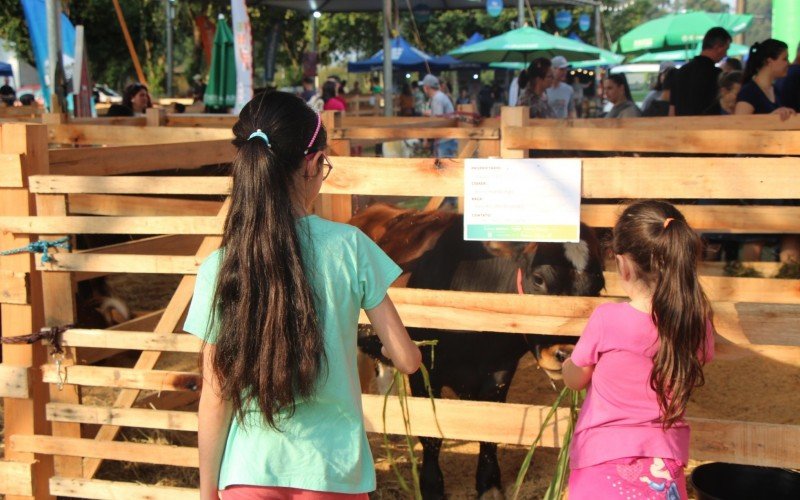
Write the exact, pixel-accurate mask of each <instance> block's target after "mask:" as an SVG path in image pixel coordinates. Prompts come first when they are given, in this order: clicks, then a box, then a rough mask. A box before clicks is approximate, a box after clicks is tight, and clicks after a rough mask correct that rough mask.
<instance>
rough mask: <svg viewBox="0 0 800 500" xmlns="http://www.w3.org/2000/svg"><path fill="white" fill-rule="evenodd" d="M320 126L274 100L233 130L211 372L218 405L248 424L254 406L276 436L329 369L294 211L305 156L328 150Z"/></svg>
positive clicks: (261, 99) (267, 98) (253, 107)
mask: <svg viewBox="0 0 800 500" xmlns="http://www.w3.org/2000/svg"><path fill="white" fill-rule="evenodd" d="M317 124H318V117H317V116H316V114H315V113H314V112H313V111H312V110H311V109H310V108H309V107H308V106H306V104H305V103H304V102H303V101H302V100H301V99H299V98H297V97H295V96H292V95H290V94H286V93H283V92H270V93H265V94H260V95H258V96H256V97H255V98H254V99H253V100H252V101H250V102H249V103H248V104H247V105H246V106H245V107H244V109H243V110H242V112H241V114H240V116H239V120H238V121H237V122H236V124H235V125H234V126H233V132H234V134H235V136H236V138H235V139H234V141H233V144H234V145H235V146H236V147H237V148H238V151H237V153H236V157H235V158H234V161H233V172H232V173H233V185H232V189H231V206H230V210H229V212H228V215H227V218H226V220H225V228H224V232H223V237H222V249H223V250H222V251H223V258H222V264H221V266H220V270H219V273H218V278H217V286H216V292H215V296H214V305H215V307H214V311H215V319H218V321H212V324H216V325H217V328H218V336H217V343H216V350H215V354H214V356H213V359H212V368H213V370H214V372H215V374H216V376H217V378H218V379H219V380H220V386H221V395H220V396H221V397H222V398H223V399H227V400H230V401H231V403H232V406H233V409H234V414H235V415H236V416H237V418H238V419H239V421H240V422H242V423H243V424H244V423H246V422H245V416H246V414H247V413H248V412H250V411H252V409H253V406H257V407H258V408H259V409H260V410H261V414H262V415H263V417H264V420H265V423H266V424H267V425H269V426H270V427H273V428H276V429H277V428H278V426H279V424H280V420H281V418H279V416H278V414H279V413H284V412H285V413H286V414H287V415H291V414H292V413H293V412H294V409H295V404H296V398H298V397H299V398H303V399H305V398H308V397H310V396H311V395H312V394H313V393H314V389H315V387H316V382H317V380H318V378H319V376H320V374H321V372H322V367H323V364H324V360H325V352H324V342H323V337H322V332H321V330H320V325H319V322H318V319H317V312H316V307H315V303H314V293H313V290H312V288H311V286H310V284H309V282H308V279H307V277H306V272H305V269H304V267H303V256H302V251H301V246H300V238H299V236H298V233H297V229H296V224H297V219H296V214H295V213H294V212H293V203H292V190H293V185H294V179H295V178H296V172H297V170H298V169H299V168H302V165H303V162H304V156H305V154H306V152H307V151H309V150H310V151H318V150H320V149H322V148H324V147H325V140H326V137H325V130H324V129H322V130H319V133H318V134H317V135H316V136H314V139H311V138H312V136H313V135H314V133H315V127H316V126H317ZM256 130H261V131H263V134H264V137H262V136H261V135H259V134H253V132H255V131H256ZM309 140H311V144H309Z"/></svg>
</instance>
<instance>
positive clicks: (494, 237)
mask: <svg viewBox="0 0 800 500" xmlns="http://www.w3.org/2000/svg"><path fill="white" fill-rule="evenodd" d="M580 215H581V160H579V159H546V160H545V159H543V160H539V159H519V160H516V159H468V160H466V161H465V162H464V239H465V240H478V241H537V242H558V241H570V242H578V241H579V239H580Z"/></svg>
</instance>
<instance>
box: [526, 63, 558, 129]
mask: <svg viewBox="0 0 800 500" xmlns="http://www.w3.org/2000/svg"><path fill="white" fill-rule="evenodd" d="M527 77H528V82H527V85H525V87H522V77H521V76H520V88H521V89H522V88H524V89H525V90H523V91H521V92H520V96H519V102H518V103H517V105H518V106H528V108H530V113H529V116H530V117H531V118H555V117H556V114H555V112H553V108H551V107H550V104H548V103H547V95H546V94H545V91H546V90H547V88H548V87H550V86H551V85H553V78H555V74H554V72H553V65H552V63H551V62H550V59H548V58H546V57H539V58H537V59H534V60H533V62H531V64H530V66H528V71H527Z"/></svg>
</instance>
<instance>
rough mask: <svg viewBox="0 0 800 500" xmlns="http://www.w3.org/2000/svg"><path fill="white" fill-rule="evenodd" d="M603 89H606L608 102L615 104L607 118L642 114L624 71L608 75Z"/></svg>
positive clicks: (633, 116)
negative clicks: (634, 100) (634, 99)
mask: <svg viewBox="0 0 800 500" xmlns="http://www.w3.org/2000/svg"><path fill="white" fill-rule="evenodd" d="M603 90H605V93H606V99H608V102H610V103H611V104H613V105H614V107H613V108H611V111H609V112H608V114H607V115H606V118H637V117H639V116H642V112H641V111H640V110H639V108H638V107H637V106H636V103H634V102H633V96H632V95H631V88H630V86H629V85H628V79H627V78H626V77H625V74H624V73H616V74H614V75H608V78H606V80H605V82H604V85H603Z"/></svg>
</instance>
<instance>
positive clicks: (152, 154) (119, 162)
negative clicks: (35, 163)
mask: <svg viewBox="0 0 800 500" xmlns="http://www.w3.org/2000/svg"><path fill="white" fill-rule="evenodd" d="M235 154H236V148H235V147H234V146H233V144H231V141H230V140H229V139H224V140H216V141H201V142H198V141H195V142H181V143H176V144H152V145H147V146H110V147H103V148H72V149H53V150H51V151H50V171H51V172H52V173H53V174H55V175H120V174H130V173H135V172H151V171H155V170H167V169H169V170H173V169H194V168H199V167H202V166H203V165H213V164H217V163H230V162H231V160H232V159H233V157H234V155H235Z"/></svg>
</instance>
